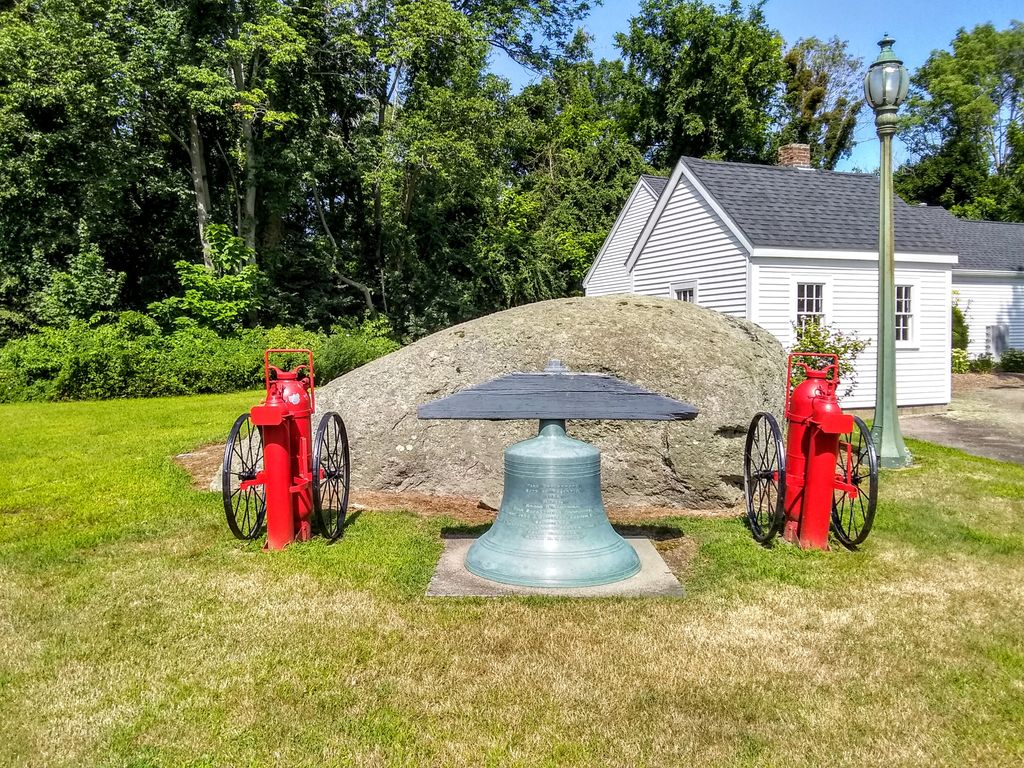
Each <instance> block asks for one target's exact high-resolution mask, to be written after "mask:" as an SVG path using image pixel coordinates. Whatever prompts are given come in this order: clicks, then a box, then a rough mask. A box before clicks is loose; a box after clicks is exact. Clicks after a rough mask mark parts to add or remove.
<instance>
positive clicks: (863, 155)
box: [492, 0, 1024, 170]
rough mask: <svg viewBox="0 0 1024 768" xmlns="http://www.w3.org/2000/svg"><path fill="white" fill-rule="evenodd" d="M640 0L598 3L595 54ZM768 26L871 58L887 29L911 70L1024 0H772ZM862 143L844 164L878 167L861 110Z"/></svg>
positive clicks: (517, 81) (606, 50)
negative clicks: (844, 44)
mask: <svg viewBox="0 0 1024 768" xmlns="http://www.w3.org/2000/svg"><path fill="white" fill-rule="evenodd" d="M639 5H640V3H639V0H605V3H604V5H603V6H601V7H598V8H596V9H594V10H593V11H592V12H591V14H590V16H589V18H588V19H587V20H586V21H585V22H584V24H583V26H584V28H585V29H586V30H587V32H589V33H590V34H591V35H593V37H594V43H593V49H594V56H595V57H597V58H606V59H612V58H617V57H618V55H619V53H618V51H617V50H616V48H615V33H616V32H624V31H626V29H627V27H628V25H629V19H630V17H631V16H633V15H635V13H636V10H637V8H638V7H639ZM764 12H765V17H766V18H767V20H768V24H769V26H771V27H773V28H774V29H777V30H778V31H779V32H780V33H781V34H782V37H783V39H784V40H785V41H786V43H787V45H788V44H790V43H793V42H795V41H796V40H798V39H800V38H801V37H811V36H815V37H819V38H822V39H825V40H827V39H829V38H831V37H833V36H838V37H840V38H841V39H843V40H846V41H848V43H849V45H848V49H849V51H850V53H851V54H853V55H854V56H860V57H861V58H863V59H864V61H865V64H869V63H870V62H872V61H873V60H874V58H875V56H876V55H877V54H878V46H877V42H878V40H880V39H881V37H882V35H883V33H886V32H888V33H889V34H891V35H892V36H893V37H894V38H895V39H896V45H895V46H894V50H895V51H896V52H897V54H899V55H900V56H901V57H902V59H903V62H904V64H905V65H906V66H907V69H909V70H910V71H911V72H913V70H914V69H916V68H917V67H918V66H920V65H921V64H922V63H924V61H925V59H927V58H928V54H929V53H931V51H933V50H935V49H936V48H946V49H948V48H949V44H950V41H952V39H953V37H954V35H956V32H957V30H958V29H960V28H961V27H966V28H968V29H970V28H971V27H973V26H975V25H976V24H982V23H984V22H987V21H990V22H992V23H993V24H995V25H996V28H998V29H1005V28H1006V27H1007V26H1009V23H1010V21H1011V20H1013V19H1015V18H1016V19H1024V3H1022V2H1021V0H1014V1H1013V2H1011V1H1009V0H978V1H976V2H964V1H963V0H960V1H959V2H958V1H957V0H930V1H929V2H925V1H924V0H902V1H900V0H890V2H881V0H861V1H860V2H841V1H836V2H831V1H830V0H824V1H823V2H814V1H813V0H768V2H767V3H766V4H765V8H764ZM492 66H493V68H494V70H495V71H496V72H498V73H499V74H501V75H503V76H504V77H507V78H509V80H511V81H512V83H513V84H514V85H515V86H517V87H518V86H522V85H525V84H526V83H529V82H531V81H532V80H535V79H536V76H535V75H534V74H533V73H531V72H529V71H527V70H524V69H522V68H521V67H519V66H518V65H516V64H515V63H514V62H511V61H509V60H508V59H504V58H500V57H497V56H495V57H494V59H493V61H492ZM854 140H855V141H856V142H857V145H856V147H855V149H854V152H853V156H852V157H850V158H848V159H847V160H844V161H843V162H842V163H841V164H840V166H839V169H840V170H850V169H852V168H859V169H862V170H876V169H877V168H878V140H877V139H876V137H875V130H874V124H873V117H872V115H871V114H870V111H868V110H864V111H863V112H862V114H861V121H860V124H859V125H858V126H857V132H856V137H855V139H854ZM905 159H907V154H906V151H905V150H904V149H903V147H902V146H900V145H899V143H898V142H897V144H896V146H895V161H896V163H897V164H899V163H900V162H902V161H903V160H905Z"/></svg>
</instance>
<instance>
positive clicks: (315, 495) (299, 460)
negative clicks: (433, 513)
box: [222, 349, 349, 549]
mask: <svg viewBox="0 0 1024 768" xmlns="http://www.w3.org/2000/svg"><path fill="white" fill-rule="evenodd" d="M296 354H298V355H303V356H305V358H306V361H305V362H303V363H300V364H299V365H297V366H296V367H294V368H292V369H291V370H282V369H281V368H278V367H277V366H274V365H271V364H270V356H271V355H291V356H293V359H294V355H296ZM263 372H264V379H265V381H266V397H264V398H263V400H262V401H261V402H260V403H259V405H256V406H253V408H252V409H251V410H250V411H249V413H243V414H242V415H241V416H239V417H238V419H237V420H236V421H235V424H234V426H233V427H232V428H231V433H230V434H229V435H228V442H227V445H225V446H224V468H223V475H222V488H223V493H224V512H225V514H226V515H227V520H228V527H229V528H230V529H231V532H232V533H233V534H234V535H235V536H236V537H237V538H239V539H255V538H257V537H259V536H260V534H261V533H262V531H263V525H264V523H266V530H267V548H268V549H282V548H284V547H285V546H287V545H288V544H289V543H291V542H292V541H295V540H296V539H298V540H299V541H308V540H309V538H310V536H311V535H312V527H313V526H312V524H313V519H314V516H315V519H316V521H317V523H318V524H319V528H320V532H321V533H322V534H323V535H324V536H325V537H327V538H329V539H336V538H338V536H340V535H341V532H342V529H343V527H344V522H345V514H346V512H347V510H348V491H349V452H348V435H347V434H346V432H345V423H344V422H343V421H342V420H341V417H340V416H339V415H338V414H337V413H333V412H331V413H325V414H324V415H323V416H322V417H321V419H320V423H319V425H318V427H317V430H316V435H315V437H314V436H313V434H312V416H313V411H314V409H315V406H316V400H315V393H316V389H315V385H314V374H313V353H312V352H311V351H310V350H308V349H268V350H267V351H266V352H265V353H264V356H263Z"/></svg>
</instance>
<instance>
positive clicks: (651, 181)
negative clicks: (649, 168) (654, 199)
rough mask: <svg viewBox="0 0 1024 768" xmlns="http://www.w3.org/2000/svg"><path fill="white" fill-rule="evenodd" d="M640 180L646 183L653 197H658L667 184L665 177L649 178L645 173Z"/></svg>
mask: <svg viewBox="0 0 1024 768" xmlns="http://www.w3.org/2000/svg"><path fill="white" fill-rule="evenodd" d="M640 178H641V179H643V180H644V181H645V182H647V186H649V187H650V188H651V189H653V190H654V194H655V195H660V194H661V191H662V190H663V189H665V185H666V184H668V177H667V176H651V175H650V174H649V173H645V174H642V175H641V176H640Z"/></svg>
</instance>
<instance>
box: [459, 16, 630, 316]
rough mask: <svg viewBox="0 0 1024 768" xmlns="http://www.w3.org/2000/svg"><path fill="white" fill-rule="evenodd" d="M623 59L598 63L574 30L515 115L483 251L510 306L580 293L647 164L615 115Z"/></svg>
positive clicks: (515, 103)
mask: <svg viewBox="0 0 1024 768" xmlns="http://www.w3.org/2000/svg"><path fill="white" fill-rule="evenodd" d="M621 76H622V68H621V66H619V64H618V62H608V61H601V62H596V63H595V62H594V61H593V59H592V55H591V52H590V48H589V41H588V39H587V37H586V36H585V35H584V34H583V33H582V32H580V33H578V34H577V36H576V38H574V40H573V42H572V44H571V45H570V46H569V47H568V49H567V51H566V55H565V56H564V57H562V58H561V59H560V60H558V61H556V62H555V63H554V65H553V68H552V71H551V73H550V74H549V75H548V76H546V77H544V78H543V79H542V80H541V81H540V82H539V83H537V84H535V85H530V86H528V87H526V88H525V89H524V90H523V92H522V93H521V94H520V95H519V96H517V97H516V98H515V99H513V106H514V107H515V108H516V109H517V110H518V111H519V112H518V114H519V117H520V119H519V120H518V122H517V126H518V130H517V135H516V137H515V141H516V145H515V156H514V167H515V169H516V174H517V178H516V180H515V181H514V182H513V183H512V184H511V185H510V186H509V187H508V188H507V189H505V190H504V191H503V192H502V194H501V196H500V198H499V201H498V205H497V206H496V208H495V210H494V211H493V214H492V215H491V217H490V218H489V221H488V225H487V226H486V227H485V228H484V230H483V232H482V233H481V237H480V238H479V248H480V249H481V250H482V252H483V258H484V260H485V263H486V264H487V265H488V267H489V268H488V274H489V275H492V276H493V277H492V278H491V281H490V282H492V283H493V284H494V286H495V289H496V290H495V292H496V293H498V294H499V295H500V296H501V298H502V303H503V305H504V306H513V305H516V304H521V303H525V302H530V301H538V300H541V299H548V298H554V297H558V296H567V295H572V294H575V293H578V292H579V291H580V286H581V283H582V280H583V277H584V275H585V274H586V272H587V269H588V268H589V267H590V264H591V263H592V262H593V259H594V257H595V255H596V254H597V251H598V249H599V248H600V246H601V243H602V242H603V241H604V238H605V235H607V233H608V229H609V228H610V227H611V224H612V222H613V221H614V219H615V216H616V214H617V213H618V212H619V210H621V208H622V205H623V203H624V202H625V200H626V198H627V197H628V196H629V192H630V190H631V189H632V187H633V185H634V184H635V183H636V180H637V176H638V175H639V174H641V173H643V172H644V171H646V170H649V169H648V168H647V167H646V164H645V163H644V160H643V156H642V155H641V153H640V151H639V150H638V149H637V148H636V147H635V146H633V144H632V143H631V142H630V140H629V136H628V135H627V134H626V133H625V131H624V129H623V127H622V125H621V123H620V122H619V121H618V120H617V119H616V112H617V108H618V93H619V80H620V78H621Z"/></svg>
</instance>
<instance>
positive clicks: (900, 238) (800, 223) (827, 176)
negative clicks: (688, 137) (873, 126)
mask: <svg viewBox="0 0 1024 768" xmlns="http://www.w3.org/2000/svg"><path fill="white" fill-rule="evenodd" d="M682 161H683V162H684V163H685V164H686V166H687V167H688V168H689V169H690V170H691V171H692V172H693V174H694V175H695V176H696V177H697V179H698V180H699V181H700V183H701V184H702V185H704V187H705V188H706V189H707V190H708V192H710V193H711V195H712V196H713V197H714V198H715V200H716V201H717V202H718V204H719V205H721V206H722V208H723V209H724V210H725V212H726V213H727V214H728V215H729V217H730V218H731V219H732V220H733V222H734V223H735V224H736V226H738V227H739V228H740V229H741V230H742V231H743V234H744V235H746V237H747V239H748V240H749V241H750V243H751V244H752V245H753V246H755V247H758V246H760V247H767V248H773V247H774V248H815V249H829V250H849V251H870V250H874V249H877V248H878V177H876V176H874V175H873V174H868V173H836V172H831V171H816V170H809V169H805V168H792V167H788V166H778V165H752V164H749V163H726V162H719V161H715V160H698V159H696V158H691V157H684V158H682ZM928 210H929V211H930V212H931V211H933V210H934V211H935V213H934V214H932V213H928V214H926V215H921V214H920V211H919V210H918V209H916V208H915V207H913V206H910V205H907V204H906V203H905V202H903V200H901V199H900V198H899V197H897V198H896V205H895V209H894V217H895V224H896V250H897V251H903V252H904V253H931V254H939V253H942V254H950V253H956V252H957V248H956V246H955V244H954V243H952V242H951V241H950V238H949V237H948V236H946V235H945V234H944V233H943V231H942V230H943V227H940V226H936V220H937V219H939V218H940V217H941V215H943V214H944V215H945V216H946V217H948V218H952V217H951V216H949V214H948V213H946V212H945V211H943V210H942V209H941V208H936V209H928ZM939 211H941V214H940V213H938V212H939Z"/></svg>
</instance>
